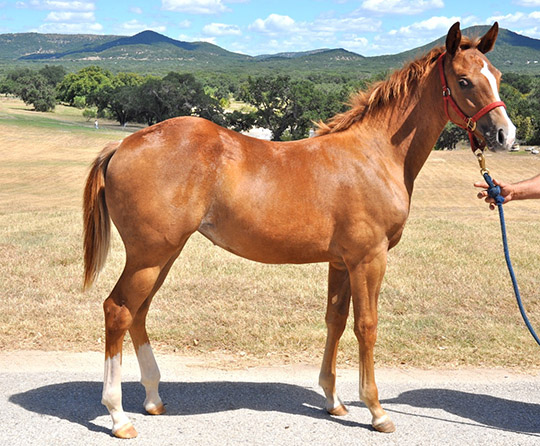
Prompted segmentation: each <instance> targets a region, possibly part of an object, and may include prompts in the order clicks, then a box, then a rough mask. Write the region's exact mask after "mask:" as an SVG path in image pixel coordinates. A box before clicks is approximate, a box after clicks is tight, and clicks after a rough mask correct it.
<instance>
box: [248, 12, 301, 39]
mask: <svg viewBox="0 0 540 446" xmlns="http://www.w3.org/2000/svg"><path fill="white" fill-rule="evenodd" d="M295 28H296V24H295V21H294V20H293V19H292V18H291V17H289V16H288V15H279V14H270V15H269V16H268V17H267V18H266V19H264V20H263V19H257V20H255V21H254V22H253V23H252V24H251V25H249V29H250V30H251V31H256V32H259V33H265V34H278V33H282V32H294V31H295Z"/></svg>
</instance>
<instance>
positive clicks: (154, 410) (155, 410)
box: [146, 403, 167, 415]
mask: <svg viewBox="0 0 540 446" xmlns="http://www.w3.org/2000/svg"><path fill="white" fill-rule="evenodd" d="M146 412H147V413H148V414H150V415H163V414H164V413H165V412H167V410H166V409H165V406H164V405H163V403H161V404H159V405H158V406H150V407H148V408H146Z"/></svg>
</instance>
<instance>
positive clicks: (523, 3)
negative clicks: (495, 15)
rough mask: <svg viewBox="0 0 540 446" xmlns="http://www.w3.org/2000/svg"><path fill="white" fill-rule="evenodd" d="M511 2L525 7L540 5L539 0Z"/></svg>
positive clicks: (515, 0)
mask: <svg viewBox="0 0 540 446" xmlns="http://www.w3.org/2000/svg"><path fill="white" fill-rule="evenodd" d="M512 3H515V4H516V5H519V6H525V7H526V8H536V7H538V6H540V0H514V1H513V2H512Z"/></svg>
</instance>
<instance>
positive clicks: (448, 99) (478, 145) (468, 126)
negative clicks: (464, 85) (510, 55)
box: [437, 53, 506, 152]
mask: <svg viewBox="0 0 540 446" xmlns="http://www.w3.org/2000/svg"><path fill="white" fill-rule="evenodd" d="M445 55H446V53H442V54H441V55H440V56H439V59H438V60H437V65H438V66H439V74H440V76H441V83H442V94H443V99H444V112H445V113H446V117H447V118H448V120H449V121H452V119H451V118H450V115H449V114H448V104H450V105H451V106H452V108H453V109H454V111H455V112H456V113H457V114H458V116H459V117H460V118H461V119H462V120H463V124H460V123H459V122H454V121H452V122H454V124H456V125H457V126H459V127H461V128H462V129H465V130H467V133H468V134H469V141H470V142H471V149H472V151H473V152H476V151H477V150H478V149H480V150H484V148H485V146H486V143H485V142H480V141H478V138H476V136H475V135H474V131H475V130H476V121H478V120H479V119H480V118H481V117H482V116H484V115H485V114H487V113H489V112H490V111H491V110H493V109H494V108H497V107H504V108H506V105H505V104H504V102H503V101H495V102H492V103H491V104H489V105H486V106H485V107H483V108H481V109H480V110H479V111H478V112H477V113H476V114H475V115H474V116H473V117H469V116H467V115H466V114H465V113H463V112H462V111H461V109H460V108H459V106H458V105H457V104H456V101H455V100H454V98H453V97H452V92H451V91H450V88H448V84H447V83H446V76H445V75H444V56H445Z"/></svg>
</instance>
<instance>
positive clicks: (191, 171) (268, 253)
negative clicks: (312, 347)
mask: <svg viewBox="0 0 540 446" xmlns="http://www.w3.org/2000/svg"><path fill="white" fill-rule="evenodd" d="M497 33H498V25H497V24H496V23H495V24H494V25H493V27H492V28H491V29H490V30H489V31H488V32H487V33H486V34H485V35H484V36H483V37H482V38H480V39H477V40H470V39H468V38H462V36H461V31H460V29H459V23H456V24H455V25H454V26H452V28H451V29H450V30H449V32H448V35H447V38H446V45H445V46H442V47H440V48H435V49H433V50H432V51H431V52H429V54H427V55H425V56H423V57H421V58H419V59H417V60H415V61H413V62H411V63H410V64H408V65H406V66H405V67H404V68H403V69H401V70H399V71H397V72H395V73H394V74H392V75H391V76H390V77H389V79H388V80H386V81H383V82H380V83H377V84H375V85H374V86H373V87H371V89H370V90H369V91H367V92H362V93H358V94H357V95H356V96H355V97H353V98H352V101H351V104H352V107H351V109H350V110H349V111H347V112H345V113H343V114H340V115H337V116H335V117H334V118H333V119H331V120H330V121H329V122H328V123H326V124H320V128H319V131H318V135H317V136H316V137H314V138H310V139H305V140H302V141H293V142H270V141H262V140H257V139H254V138H250V137H247V136H244V135H241V134H238V133H235V132H233V131H230V130H227V129H225V128H222V127H219V126H217V125H215V124H213V123H211V122H209V121H206V120H204V119H200V118H195V117H181V118H175V119H170V120H168V121H164V122H161V123H159V124H156V125H154V126H152V127H149V128H146V129H143V130H140V131H138V132H136V133H134V134H133V135H131V136H129V137H127V138H125V139H124V140H123V141H122V142H121V143H116V144H112V145H109V146H108V147H106V148H105V149H104V150H103V151H102V153H101V154H100V155H99V156H98V157H97V159H96V160H95V161H94V164H93V166H92V168H91V171H90V173H89V176H88V180H87V183H86V189H85V192H84V220H85V235H84V248H85V254H84V256H85V257H84V258H85V287H88V286H89V285H90V284H91V283H92V282H93V281H94V280H95V278H96V276H97V274H98V273H99V271H100V269H101V268H102V266H103V263H104V261H105V258H106V255H107V251H108V241H109V231H110V219H111V220H112V221H113V222H114V224H115V225H116V227H117V229H118V232H119V233H120V236H121V237H122V240H123V242H124V245H125V249H126V264H125V267H124V270H123V272H122V275H121V276H120V278H119V280H118V282H117V283H116V286H115V287H114V289H113V290H112V292H111V294H110V295H109V297H108V298H107V299H106V300H105V302H104V304H103V307H104V311H105V327H106V345H105V379H104V387H103V400H102V402H103V404H104V405H105V406H106V407H107V409H108V410H109V412H110V414H111V417H112V421H113V430H112V431H113V434H114V435H116V436H117V437H122V438H129V437H134V436H135V435H137V432H136V431H135V429H134V427H133V425H132V424H131V422H130V420H129V418H128V417H127V416H126V414H125V413H124V411H123V409H122V393H121V361H122V343H123V339H124V336H125V334H126V332H127V331H129V333H130V335H131V339H132V341H133V343H134V346H135V351H136V353H137V358H138V361H139V365H140V369H141V382H142V384H143V385H144V387H145V389H146V399H145V401H144V407H145V409H146V411H147V412H148V413H150V414H161V413H163V412H164V411H165V409H164V406H163V403H162V401H161V398H160V396H159V394H158V384H159V379H160V374H159V370H158V367H157V364H156V361H155V359H154V356H153V353H152V349H151V347H150V344H149V339H148V335H147V332H146V328H145V320H146V315H147V312H148V309H149V307H150V303H151V301H152V298H153V297H154V294H155V293H156V292H157V291H158V289H159V288H160V286H161V284H162V283H163V281H164V279H165V277H166V276H167V273H168V271H169V269H170V268H171V266H172V264H173V262H174V261H175V259H176V258H177V257H178V255H179V254H180V251H182V248H183V247H184V244H185V243H186V241H187V240H188V238H189V237H190V235H191V234H193V233H194V232H195V231H199V232H200V233H202V234H203V235H204V236H206V237H207V238H208V239H210V240H211V241H212V242H213V243H214V244H216V245H219V246H221V247H222V248H224V249H226V250H228V251H230V252H232V253H234V254H237V255H239V256H242V257H245V258H247V259H251V260H254V261H258V262H264V263H274V264H285V263H296V264H298V263H311V262H328V263H329V273H328V304H327V312H326V324H327V329H328V334H327V341H326V347H325V350H324V357H323V361H322V367H321V372H320V378H319V382H320V385H321V386H322V388H323V390H324V393H325V394H326V410H327V411H328V412H329V413H330V414H333V415H343V414H345V413H346V412H347V409H346V408H345V407H344V405H343V404H342V403H341V401H340V399H339V398H338V396H337V394H336V354H337V348H338V342H339V339H340V337H341V335H342V333H343V331H344V328H345V323H346V319H347V316H348V313H349V306H350V301H351V298H352V308H353V312H354V333H355V335H356V337H357V339H358V345H359V355H360V356H359V360H360V399H361V400H362V401H363V402H364V403H365V404H366V406H367V407H368V409H369V410H370V412H371V415H372V425H373V427H374V428H375V429H376V430H378V431H382V432H392V431H393V430H394V429H395V428H394V424H393V422H392V421H391V420H390V418H389V416H388V415H387V414H386V413H385V411H384V410H383V408H382V407H381V404H380V403H379V398H378V391H377V386H376V384H375V376H374V363H373V347H374V344H375V339H376V329H377V299H378V294H379V289H380V286H381V281H382V279H383V275H384V272H385V268H386V259H387V252H388V250H389V249H390V248H392V247H393V246H395V245H396V244H397V243H398V241H399V239H400V237H401V234H402V231H403V228H404V225H405V221H406V220H407V216H408V214H409V206H410V200H411V193H412V191H413V183H414V180H415V178H416V176H417V175H418V173H419V171H420V169H421V168H422V165H423V164H424V163H425V161H426V159H427V157H428V156H429V154H430V152H431V150H432V148H433V146H434V144H435V142H436V141H437V137H438V136H439V134H440V133H441V131H442V130H443V128H444V126H445V124H446V123H447V122H448V119H451V120H452V121H455V122H458V123H461V121H460V119H461V117H460V116H459V114H458V113H457V112H456V111H455V110H454V109H453V108H449V110H448V112H445V106H444V101H443V95H442V94H441V90H442V85H441V78H440V76H439V71H438V59H441V62H443V63H444V68H443V70H444V74H445V76H446V81H447V84H448V87H449V89H450V91H451V92H452V96H453V99H454V100H455V102H456V103H457V105H458V106H459V108H460V109H461V110H462V111H463V112H464V113H465V114H467V115H469V116H473V115H474V114H475V113H477V112H478V111H479V110H482V109H483V108H484V106H485V105H486V104H490V103H493V102H494V101H498V100H500V99H499V95H498V85H499V81H500V73H499V71H497V70H496V69H495V68H494V67H493V66H492V65H491V64H490V62H489V61H488V60H487V59H486V57H485V56H484V54H485V53H487V52H488V51H490V50H491V49H492V48H493V45H494V43H495V40H496V38H497ZM443 53H444V55H443ZM445 92H446V93H447V91H445ZM475 127H476V128H475V129H474V133H475V136H476V137H477V138H478V139H481V140H483V141H485V142H486V143H487V145H488V146H489V148H490V149H492V150H496V149H507V148H509V147H510V146H511V144H512V142H513V139H514V135H515V127H514V126H513V124H512V123H511V122H510V120H509V118H508V115H507V114H506V111H505V109H504V108H503V107H496V108H494V109H492V110H490V111H489V112H488V113H486V114H485V115H484V116H482V117H481V118H479V119H478V125H477V126H475Z"/></svg>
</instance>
